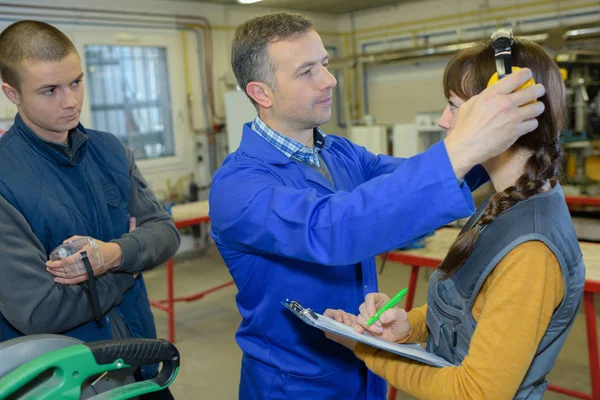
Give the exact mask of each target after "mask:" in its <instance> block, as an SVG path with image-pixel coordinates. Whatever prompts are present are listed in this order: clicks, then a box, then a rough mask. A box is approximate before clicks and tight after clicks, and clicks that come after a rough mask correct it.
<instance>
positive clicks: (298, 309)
mask: <svg viewBox="0 0 600 400" xmlns="http://www.w3.org/2000/svg"><path fill="white" fill-rule="evenodd" d="M282 304H283V305H284V306H286V307H287V308H289V309H290V310H292V311H293V312H294V313H296V314H298V315H300V316H302V317H307V316H308V315H310V316H311V317H312V318H313V319H319V317H318V316H317V314H315V313H314V311H313V310H311V309H310V308H304V307H302V304H300V303H298V302H297V301H295V300H292V301H290V300H289V299H286V301H285V302H282Z"/></svg>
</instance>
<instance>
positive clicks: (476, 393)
mask: <svg viewBox="0 0 600 400" xmlns="http://www.w3.org/2000/svg"><path fill="white" fill-rule="evenodd" d="M563 295H564V284H563V277H562V272H561V269H560V265H559V264H558V261H557V259H556V257H555V256H554V254H553V253H552V252H551V251H550V249H549V248H548V247H547V246H546V245H544V244H543V243H542V242H537V241H533V242H526V243H523V244H521V245H519V246H518V247H516V248H515V249H513V250H512V251H511V252H510V253H508V254H507V255H506V256H505V257H504V258H503V259H502V261H501V262H500V263H499V264H498V265H497V266H496V268H495V269H494V271H493V272H492V274H491V275H490V276H488V278H487V279H486V281H485V283H484V285H483V287H482V289H481V291H480V292H479V294H478V295H477V298H476V299H475V304H474V305H473V310H472V311H473V317H474V318H475V320H476V321H477V327H476V329H475V332H474V333H473V337H472V339H471V345H470V347H469V352H468V354H467V356H466V357H465V359H464V360H463V362H462V364H461V365H460V366H456V367H446V368H435V367H431V366H428V365H424V364H421V363H419V362H416V361H411V360H409V359H407V358H402V357H398V356H395V355H393V354H391V353H388V352H385V351H383V350H379V349H376V348H373V347H370V346H367V345H364V344H361V343H358V344H357V346H356V348H355V350H354V351H355V354H356V355H357V357H359V358H360V359H361V360H363V361H364V362H365V364H366V365H367V367H368V368H369V369H370V370H371V371H373V372H375V373H376V374H377V375H379V376H381V377H383V378H384V379H385V380H387V381H388V382H389V383H390V384H391V385H392V386H394V387H396V388H398V389H400V390H403V391H404V392H406V393H408V394H410V395H412V396H414V397H416V398H419V399H435V400H438V399H450V400H451V399H457V400H464V399H512V398H513V397H514V395H515V393H516V392H517V389H518V388H519V385H520V383H521V381H522V380H523V378H524V377H525V374H526V372H527V370H528V369H529V365H530V364H531V361H532V360H533V356H534V355H535V351H536V349H537V347H538V344H539V343H540V340H541V339H542V336H543V335H544V333H545V332H546V329H547V327H548V324H549V323H550V318H551V317H552V314H553V312H554V310H555V309H556V308H557V307H558V306H559V304H560V303H561V301H562V298H563ZM426 313H427V305H424V306H423V307H420V308H417V309H414V310H412V311H410V312H409V313H408V319H409V322H410V327H411V330H410V334H409V336H408V337H407V338H406V339H404V340H403V342H408V343H422V342H425V341H426V340H427V336H428V330H427V325H426V323H425V315H426Z"/></svg>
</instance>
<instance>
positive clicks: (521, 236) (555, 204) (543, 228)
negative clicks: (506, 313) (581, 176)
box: [427, 184, 585, 399]
mask: <svg viewBox="0 0 600 400" xmlns="http://www.w3.org/2000/svg"><path fill="white" fill-rule="evenodd" d="M486 204H487V201H486V202H484V204H482V205H480V207H479V208H478V210H477V212H476V213H475V215H474V216H473V217H472V218H471V219H470V220H469V222H468V223H467V225H466V226H465V229H468V228H469V227H470V226H472V225H473V224H474V223H475V222H476V221H477V219H478V218H479V216H480V215H481V214H482V213H483V210H484V208H485V206H486ZM528 241H541V242H543V243H545V244H546V246H548V248H550V250H552V252H553V253H554V255H555V256H556V258H557V260H558V262H559V263H560V267H561V270H562V275H563V278H564V282H565V291H564V292H565V294H564V298H563V300H562V303H561V304H560V305H559V307H558V308H557V309H556V310H555V311H554V314H553V316H552V319H551V320H550V325H549V326H548V328H547V330H546V333H545V334H544V336H543V337H542V340H541V342H540V344H539V347H538V348H537V351H536V353H535V357H534V359H533V361H532V363H531V366H530V367H529V370H528V371H527V374H526V376H525V378H524V379H523V382H522V383H521V386H520V387H519V390H518V391H517V393H516V395H515V399H541V398H542V395H543V394H544V391H545V390H546V387H547V386H548V383H547V382H546V379H545V377H546V374H548V372H550V370H551V369H552V367H553V366H554V362H555V361H556V358H557V357H558V353H559V352H560V349H561V347H562V346H563V343H564V341H565V338H566V337H567V334H568V333H569V331H570V329H571V326H572V325H573V322H574V320H575V316H576V315H577V311H578V308H579V304H580V303H581V297H582V293H583V285H584V279H585V266H584V265H583V260H582V255H581V250H580V248H579V243H578V241H577V236H576V235H575V230H574V228H573V224H572V222H571V216H570V215H569V210H568V209H567V206H566V204H565V200H564V195H563V192H562V189H561V187H560V185H558V184H557V185H556V186H555V187H554V188H553V189H551V190H550V191H548V192H546V193H541V194H537V195H535V196H532V197H531V198H529V199H527V200H524V201H522V202H521V203H518V204H517V205H515V206H513V207H511V208H510V209H509V210H507V211H505V212H503V213H502V214H500V215H499V216H498V217H497V218H496V219H495V220H494V221H493V222H492V223H491V224H488V225H487V226H485V228H484V229H483V230H482V232H481V235H480V237H479V240H478V242H477V244H476V246H475V248H474V250H473V252H472V253H471V256H470V257H469V258H468V259H467V261H466V262H465V264H464V265H463V266H462V267H461V268H460V269H459V270H458V271H457V272H456V273H455V274H454V275H453V276H452V277H451V278H449V279H440V274H439V271H436V272H435V273H434V274H433V275H432V276H431V280H430V283H429V293H428V310H427V327H428V328H429V339H428V342H427V350H428V351H429V352H432V353H435V354H437V355H438V356H440V357H443V358H444V359H446V360H448V361H449V362H451V363H453V364H455V365H460V363H462V361H463V359H464V358H465V356H466V355H467V353H468V351H469V345H470V342H471V337H472V336H473V332H474V331H475V329H476V327H477V322H476V321H475V319H474V318H473V314H472V309H473V304H474V303H475V298H476V297H477V294H478V293H479V291H480V290H481V287H482V285H483V283H484V282H485V280H486V278H487V277H488V276H489V275H490V274H491V273H492V271H493V269H494V267H495V266H496V265H497V264H498V263H499V262H500V260H502V258H503V257H504V256H505V255H506V254H508V253H509V252H510V251H511V250H512V249H514V248H515V247H516V246H518V245H519V244H521V243H524V242H528ZM536 267H537V266H536V265H522V268H536ZM515 322H518V321H509V322H508V323H515ZM489 362H490V363H493V362H495V361H494V360H489Z"/></svg>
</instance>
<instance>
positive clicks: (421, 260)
mask: <svg viewBox="0 0 600 400" xmlns="http://www.w3.org/2000/svg"><path fill="white" fill-rule="evenodd" d="M591 199H594V198H591ZM596 201H598V203H597V205H600V198H596ZM571 204H575V203H571ZM576 204H582V203H576ZM587 205H596V204H590V203H587ZM385 257H386V259H387V260H390V261H395V262H399V263H402V264H406V265H410V266H411V271H410V277H409V280H408V293H407V295H406V305H405V309H406V311H409V310H410V309H411V308H412V305H413V301H414V296H415V291H416V289H417V279H418V277H419V269H420V268H421V267H424V268H437V266H438V265H439V264H440V262H441V260H436V259H433V258H428V257H420V256H415V255H413V254H406V253H403V252H399V251H392V252H389V253H387V255H385ZM583 291H584V293H583V307H584V313H585V327H586V332H587V344H588V357H589V368H590V379H591V386H592V394H588V393H582V392H579V391H576V390H572V389H567V388H563V387H560V386H556V385H552V384H550V385H548V390H551V391H553V392H557V393H562V394H565V395H568V396H571V397H576V398H579V399H588V400H600V360H599V356H598V332H597V331H596V310H595V308H594V294H595V293H600V281H590V280H587V281H585V287H584V289H583ZM396 395H397V393H396V388H394V387H390V390H389V395H388V400H395V399H396Z"/></svg>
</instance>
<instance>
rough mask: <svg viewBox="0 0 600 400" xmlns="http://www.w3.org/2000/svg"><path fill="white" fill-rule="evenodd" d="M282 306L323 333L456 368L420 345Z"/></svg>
mask: <svg viewBox="0 0 600 400" xmlns="http://www.w3.org/2000/svg"><path fill="white" fill-rule="evenodd" d="M281 304H283V305H284V306H285V308H287V309H288V310H290V311H291V312H292V313H294V315H295V316H296V317H298V318H300V319H301V320H302V321H303V322H304V323H306V324H308V325H310V326H313V327H315V328H317V329H320V330H322V331H328V332H331V333H335V334H337V335H341V336H345V337H347V338H349V339H353V340H356V341H357V342H361V343H364V344H367V345H369V346H373V347H377V348H379V349H382V350H385V351H388V352H390V353H394V354H398V355H400V356H403V357H407V358H410V359H412V360H416V361H419V362H422V363H425V364H428V365H432V366H434V367H440V368H441V367H452V366H454V364H451V363H449V362H448V361H446V360H445V359H443V358H441V357H438V356H436V355H435V354H431V353H429V352H427V351H426V350H425V349H424V348H422V347H421V346H420V345H419V344H398V343H393V342H388V341H387V340H384V339H380V338H377V337H374V336H371V335H369V334H368V333H367V332H364V333H356V332H355V331H354V329H353V328H352V327H350V326H348V325H345V324H343V323H341V322H338V321H336V320H334V319H332V318H329V317H325V316H323V315H321V314H319V313H316V312H314V311H313V310H311V309H310V308H305V307H303V306H302V305H301V304H300V303H298V302H297V301H293V300H292V301H290V300H286V301H282V302H281Z"/></svg>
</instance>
